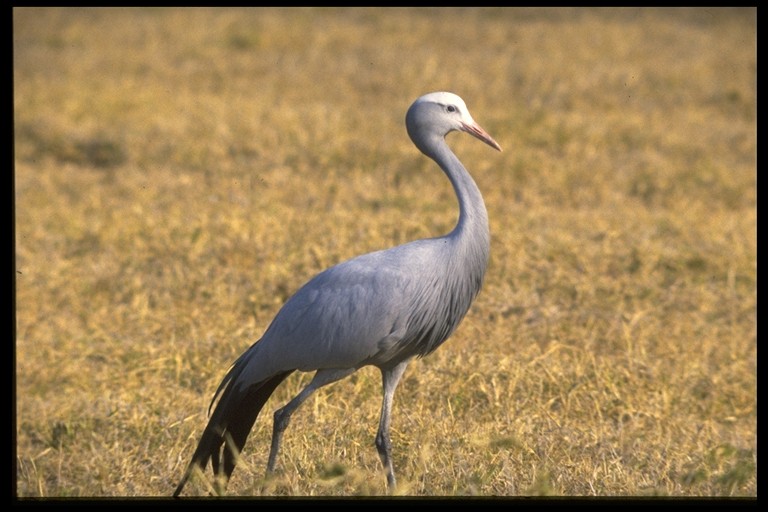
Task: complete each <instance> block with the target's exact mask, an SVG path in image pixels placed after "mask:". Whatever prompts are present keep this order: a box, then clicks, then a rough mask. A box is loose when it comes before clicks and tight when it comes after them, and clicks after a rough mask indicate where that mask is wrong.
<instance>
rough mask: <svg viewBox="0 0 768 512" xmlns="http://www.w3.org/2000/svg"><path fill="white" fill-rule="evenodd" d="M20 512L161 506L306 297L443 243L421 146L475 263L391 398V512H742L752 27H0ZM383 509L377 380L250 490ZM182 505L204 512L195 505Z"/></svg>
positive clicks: (743, 21)
mask: <svg viewBox="0 0 768 512" xmlns="http://www.w3.org/2000/svg"><path fill="white" fill-rule="evenodd" d="M13 30H14V33H13V40H14V49H13V54H14V77H13V85H14V114H15V115H14V123H15V126H14V127H15V201H16V204H15V238H16V248H15V250H16V252H15V257H16V340H15V343H16V349H15V350H16V352H15V356H16V361H15V362H16V367H15V370H16V375H15V378H16V425H15V437H16V439H15V441H16V478H15V484H16V492H17V494H18V495H19V496H156V495H168V494H170V492H171V491H172V490H173V487H174V485H175V484H176V483H177V481H178V479H179V478H180V477H181V475H182V472H183V470H184V468H185V466H186V464H187V462H188V459H189V457H190V456H191V452H192V450H193V449H194V445H195V443H196V442H197V440H198V438H199V435H200V433H201V431H202V429H203V427H204V424H205V421H206V417H205V413H206V407H207V405H208V400H209V399H210V397H211V395H212V393H213V391H214V390H215V389H216V386H217V385H218V383H219V381H220V379H221V378H222V377H223V375H224V372H225V371H226V369H227V367H228V365H229V364H230V363H231V362H232V361H233V360H234V359H235V358H236V357H237V355H239V353H241V352H242V351H243V350H244V349H245V348H247V347H248V346H249V345H250V343H252V342H253V341H254V340H255V339H258V337H259V336H260V334H261V332H262V331H263V329H264V328H266V326H267V324H268V323H269V321H270V320H271V318H272V316H273V315H274V314H275V313H276V311H277V310H278V308H279V307H280V305H281V304H282V303H283V301H284V300H285V299H286V298H287V297H289V296H290V295H291V294H292V293H293V291H295V290H296V289H297V288H298V287H299V286H300V285H301V284H302V283H303V282H305V281H306V280H307V279H308V278H309V277H311V276H312V275H314V274H315V273H316V272H318V271H320V270H322V269H323V268H325V267H327V266H329V265H332V264H334V263H336V262H338V261H341V260H343V259H346V258H349V257H352V256H355V255H357V254H360V253H363V252H367V251H371V250H376V249H381V248H386V247H390V246H393V245H395V244H398V243H402V242H405V241H408V240H411V239H414V238H418V237H426V236H435V235H440V234H443V233H445V232H447V231H448V230H450V229H451V227H452V226H453V224H454V223H455V221H456V216H457V206H456V202H455V199H454V197H453V192H452V190H451V188H450V185H449V183H448V181H447V180H446V179H445V177H444V176H443V175H442V174H441V173H440V172H439V170H438V169H437V168H436V166H435V165H434V164H433V163H432V162H431V161H428V160H427V159H426V158H424V157H423V156H421V155H420V154H419V153H418V152H417V150H416V149H415V148H414V147H413V146H412V144H411V143H410V141H409V140H408V137H407V135H406V133H405V129H404V124H403V119H404V115H405V111H406V109H407V108H408V106H409V105H410V103H411V102H412V101H413V100H414V99H415V98H416V97H418V96H419V95H421V94H423V93H426V92H431V91H434V90H450V91H453V92H456V93H458V94H459V95H461V96H462V97H463V98H464V99H465V100H466V102H467V104H468V105H469V108H470V110H471V112H472V113H473V116H474V117H475V119H476V120H477V121H478V122H479V123H480V124H481V125H482V126H484V127H485V128H486V129H487V130H488V131H489V133H491V134H492V135H493V136H494V137H495V138H496V140H498V141H499V143H500V144H501V146H502V147H503V148H504V152H503V153H501V154H498V153H496V152H493V151H490V150H489V149H488V148H487V147H485V146H484V145H482V144H478V143H477V141H474V140H472V139H471V138H470V137H464V136H460V135H451V136H449V142H450V144H451V145H452V147H453V148H454V150H455V151H456V153H457V154H458V155H459V156H460V158H461V159H462V161H463V162H464V163H465V165H466V166H467V168H468V169H469V170H470V171H471V172H472V174H473V176H474V177H475V179H476V181H477V182H478V185H479V186H480V188H481V190H482V191H483V193H484V195H485V199H486V203H487V206H488V210H489V214H490V218H491V231H492V255H491V262H490V268H489V272H488V274H487V277H486V282H485V285H484V288H483V290H482V292H481V294H480V296H479V297H478V299H477V301H476V303H475V304H474V306H473V308H472V310H471V311H470V313H469V315H468V316H467V318H466V319H465V321H464V323H463V324H462V326H461V327H460V328H459V330H458V332H457V333H456V334H455V336H454V337H453V338H452V339H451V340H449V341H448V342H447V343H446V344H445V345H444V346H443V347H441V348H440V349H439V350H438V351H437V352H435V353H434V354H432V355H431V356H429V357H428V358H425V359H423V360H420V361H417V362H415V363H413V364H412V365H411V366H410V368H409V369H408V371H407V373H406V375H405V377H404V379H403V382H402V383H401V386H400V388H399V389H398V395H397V398H396V404H395V409H394V417H393V427H392V437H393V443H394V456H395V465H396V471H397V472H398V475H399V480H400V483H401V487H400V489H399V492H401V493H403V494H415V495H659V494H660V495H681V496H723V495H746V496H756V494H757V490H756V449H757V434H756V416H757V411H756V400H757V399H756V309H755V308H756V280H757V277H756V275H757V264H756V10H755V9H738V8H733V9H730V8H726V9H723V8H707V9H669V8H666V9H661V8H658V9H636V8H624V9H584V8H579V9H566V8H559V9H541V8H530V9H519V8H500V9H486V8H476V9H310V8H307V9H177V8H134V9H104V8H102V9H75V8H66V9H57V8H42V9H32V8H15V9H14V11H13ZM309 377H310V376H309V375H295V376H292V377H291V378H290V379H289V380H288V381H287V382H286V384H284V386H283V387H282V388H280V389H279V390H278V392H277V393H276V395H275V397H274V398H273V399H272V400H271V401H270V402H269V403H268V404H267V407H266V408H265V411H266V412H265V414H264V415H263V416H262V418H260V419H259V421H258V422H257V424H256V427H255V428H254V431H253V434H252V436H251V439H250V440H249V443H248V444H247V446H246V449H245V452H244V454H243V460H242V462H241V465H240V466H238V469H237V470H236V472H235V475H234V478H233V481H232V482H231V484H230V487H229V492H230V493H231V494H233V495H253V494H278V495H284V494H296V495H322V494H346V495H349V494H380V493H384V492H385V491H386V488H385V479H384V476H383V473H382V471H381V468H380V463H379V460H378V456H377V454H376V450H375V448H374V446H373V438H374V435H375V431H376V427H377V420H378V414H379V407H380V397H381V391H380V377H379V375H378V372H377V371H376V370H375V369H372V368H366V369H363V370H361V371H359V372H358V373H357V374H355V375H353V376H352V377H351V378H349V379H347V380H345V381H343V382H340V383H337V384H334V385H333V386H330V387H328V388H326V389H324V390H322V391H321V392H318V393H317V394H316V395H315V396H314V397H313V398H312V399H310V400H309V401H308V402H307V404H305V405H304V406H303V407H302V408H301V409H300V410H299V411H298V412H297V414H296V415H295V417H294V419H293V422H292V425H291V428H290V429H289V430H288V431H287V433H286V438H285V443H284V450H283V453H282V458H281V460H280V462H279V465H280V468H281V474H280V476H279V477H278V478H276V479H274V480H272V481H270V482H263V481H262V477H263V472H264V468H265V466H266V457H267V453H268V445H269V437H270V435H271V411H272V410H274V409H276V408H277V407H279V406H280V405H281V404H283V403H284V402H285V401H287V400H288V399H289V398H290V397H291V396H292V395H293V394H295V393H296V392H297V391H298V390H299V389H300V388H301V386H302V385H303V384H304V383H306V382H307V379H308V378H309ZM190 491H192V492H200V493H205V492H206V487H205V483H204V482H202V481H199V480H198V481H195V483H194V485H192V486H191V487H190Z"/></svg>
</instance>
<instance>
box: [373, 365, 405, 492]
mask: <svg viewBox="0 0 768 512" xmlns="http://www.w3.org/2000/svg"><path fill="white" fill-rule="evenodd" d="M409 361H410V359H406V360H405V361H401V362H400V363H398V364H397V366H394V367H392V368H388V369H384V368H382V369H381V378H382V381H383V384H384V401H383V403H382V405H381V419H380V420H379V431H378V432H377V433H376V450H378V452H379V458H381V464H382V465H383V466H384V470H385V471H386V472H387V487H388V488H389V490H390V491H393V490H394V489H395V468H394V466H393V465H392V441H390V439H389V425H390V419H391V415H392V401H393V399H394V397H395V389H396V388H397V384H398V383H399V382H400V378H401V377H402V376H403V373H404V372H405V368H406V366H408V362H409Z"/></svg>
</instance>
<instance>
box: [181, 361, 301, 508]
mask: <svg viewBox="0 0 768 512" xmlns="http://www.w3.org/2000/svg"><path fill="white" fill-rule="evenodd" d="M240 362H241V361H238V362H236V363H235V365H234V366H233V367H232V369H231V370H230V372H229V374H227V376H226V377H225V378H224V381H222V386H220V387H219V391H217V395H218V394H219V392H221V398H220V399H219V401H218V403H217V404H216V408H215V409H214V410H213V414H211V418H210V420H208V425H207V426H206V427H205V430H204V431H203V435H202V437H201V438H200V443H199V444H198V445H197V449H196V450H195V453H194V455H192V461H191V462H190V463H189V466H188V467H187V470H186V472H185V473H184V477H183V478H182V479H181V482H179V485H178V486H177V487H176V490H175V491H174V493H173V496H174V497H178V496H179V494H180V493H181V491H182V489H184V485H185V484H186V483H187V480H188V479H189V477H190V476H191V474H192V472H193V471H194V468H195V467H198V468H199V469H200V470H201V471H205V467H206V466H207V465H208V460H210V461H211V466H212V468H213V473H214V476H215V477H216V478H217V479H219V478H222V479H223V482H222V484H223V486H226V483H227V482H228V481H229V477H230V476H231V475H232V472H233V471H234V469H235V464H236V463H237V457H238V455H239V454H240V452H241V451H242V449H243V446H244V445H245V441H246V439H247V438H248V434H249V433H250V431H251V428H252V427H253V424H254V423H255V422H256V418H257V417H258V415H259V412H261V409H262V408H263V407H264V404H265V403H266V402H267V400H268V399H269V397H270V396H271V395H272V393H273V392H274V391H275V388H277V386H278V385H279V384H280V383H281V382H283V380H285V379H286V377H288V375H290V374H291V373H293V371H292V370H291V371H286V372H282V373H278V374H277V375H274V376H272V377H270V378H268V379H266V380H264V381H262V382H259V383H257V384H254V385H252V386H249V387H248V388H245V389H241V388H240V387H239V386H237V385H236V384H237V377H238V375H239V374H240V372H241V371H242V369H243V368H244V366H245V365H244V364H238V363H240ZM224 386H226V387H225V388H224V390H223V391H222V390H221V388H222V387H224ZM214 399H215V397H214ZM222 459H223V468H222ZM222 469H223V472H222Z"/></svg>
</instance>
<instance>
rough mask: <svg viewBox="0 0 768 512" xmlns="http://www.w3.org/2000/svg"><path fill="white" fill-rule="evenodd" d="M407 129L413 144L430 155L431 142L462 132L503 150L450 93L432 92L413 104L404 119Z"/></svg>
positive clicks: (459, 100)
mask: <svg viewBox="0 0 768 512" xmlns="http://www.w3.org/2000/svg"><path fill="white" fill-rule="evenodd" d="M405 126H406V128H407V130H408V135H409V136H410V137H411V140H412V141H413V143H414V144H416V146H417V147H418V148H419V149H420V150H421V151H422V152H424V153H429V151H428V149H429V147H430V144H429V141H430V140H433V139H434V137H439V138H444V137H445V136H446V135H447V134H448V133H450V132H452V131H462V132H467V133H468V134H470V135H472V136H474V137H477V138H478V139H480V140H481V141H483V142H485V143H486V144H488V145H489V146H491V147H492V148H494V149H497V150H499V151H501V146H499V144H498V143H497V142H496V141H495V140H493V137H491V136H490V135H488V132H486V131H485V130H483V129H482V128H481V127H480V125H479V124H477V123H476V122H475V120H474V119H472V116H471V115H470V114H469V110H467V105H466V104H465V103H464V100H462V99H461V98H460V97H458V96H457V95H455V94H453V93H451V92H432V93H429V94H425V95H424V96H422V97H420V98H419V99H417V100H416V101H414V102H413V105H411V108H409V109H408V113H407V114H406V115H405Z"/></svg>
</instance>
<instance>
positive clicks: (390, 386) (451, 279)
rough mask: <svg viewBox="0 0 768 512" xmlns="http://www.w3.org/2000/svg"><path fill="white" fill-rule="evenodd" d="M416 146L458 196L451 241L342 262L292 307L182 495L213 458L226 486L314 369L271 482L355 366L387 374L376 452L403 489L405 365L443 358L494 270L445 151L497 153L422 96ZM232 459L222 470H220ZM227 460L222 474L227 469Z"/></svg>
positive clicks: (198, 458)
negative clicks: (305, 417) (457, 143)
mask: <svg viewBox="0 0 768 512" xmlns="http://www.w3.org/2000/svg"><path fill="white" fill-rule="evenodd" d="M406 126H407V128H408V133H409V135H410V136H411V139H412V140H413V142H414V143H415V144H416V146H417V147H418V148H419V149H420V150H421V151H422V152H423V153H425V154H426V155H427V156H429V157H430V158H432V159H433V160H435V161H436V162H437V163H438V164H439V165H440V167H441V168H442V169H443V171H444V172H445V173H446V175H447V176H448V178H449V179H450V180H451V183H452V184H453V187H454V190H455V192H456V195H457V197H458V199H459V210H460V214H459V220H458V223H457V225H456V227H455V228H454V229H453V231H451V232H450V233H449V234H447V235H445V236H442V237H438V238H429V239H424V240H416V241H413V242H409V243H406V244H403V245H400V246H397V247H394V248H391V249H387V250H382V251H377V252H373V253H369V254H365V255H362V256H358V257H356V258H352V259H350V260H347V261H345V262H343V263H339V264H338V265H335V266H333V267H331V268H329V269H327V270H325V271H323V272H321V273H320V274H318V275H317V276H315V277H314V278H312V279H311V280H310V281H309V282H307V283H306V284H305V285H304V286H302V287H301V288H300V289H299V290H298V291H297V292H296V293H295V294H294V295H293V296H292V297H291V298H290V299H288V301H287V302H286V303H285V304H284V305H283V307H282V308H281V309H280V311H279V312H278V313H277V315H276V316H275V318H274V320H273V321H272V323H271V324H270V326H269V327H268V328H267V330H266V331H265V332H264V334H263V336H262V337H261V339H260V340H259V341H257V342H256V343H254V344H253V345H251V347H250V348H249V349H248V350H247V351H246V352H244V353H243V354H242V355H241V356H240V357H239V358H238V359H237V361H235V363H234V364H233V366H232V368H231V369H230V370H229V372H228V373H227V375H226V376H225V377H224V379H223V381H222V383H221V385H220V386H219V389H218V390H217V392H216V394H215V395H214V400H213V401H212V402H211V406H213V403H214V401H215V400H216V398H217V397H218V402H217V403H216V407H215V409H214V410H213V413H212V415H211V418H210V420H209V422H208V426H207V427H206V429H205V431H204V432H203V436H202V438H201V440H200V443H199V445H198V448H197V450H196V451H195V454H194V455H193V457H192V462H191V463H190V465H189V468H188V470H187V473H186V474H185V476H184V478H183V479H182V481H181V483H179V486H178V487H177V489H176V492H175V493H174V495H176V496H177V495H178V494H179V493H180V492H181V490H182V488H183V487H184V485H185V483H186V481H187V479H188V477H189V476H190V474H191V470H192V468H193V467H194V466H199V467H200V469H204V468H205V466H206V465H207V462H208V460H211V462H212V465H213V470H214V474H216V475H220V476H223V478H224V481H225V483H226V480H227V479H228V478H229V476H230V475H231V473H232V471H233V470H234V466H235V463H236V458H237V455H238V454H239V453H240V451H241V450H242V448H243V445H244V444H245V440H246V438H247V436H248V433H249V432H250V429H251V427H252V426H253V423H254V422H255V420H256V417H257V415H258V413H259V411H260V410H261V408H262V407H263V405H264V403H265V402H266V400H267V399H268V398H269V396H270V395H271V394H272V392H273V391H274V389H275V388H276V387H277V385H279V384H280V382H282V381H283V380H284V379H285V378H286V377H287V376H288V375H290V374H291V373H292V372H293V371H296V370H299V371H317V373H316V374H315V377H314V378H313V379H312V381H311V382H310V384H309V385H308V386H307V387H306V388H305V389H304V390H303V391H302V392H301V393H299V395H297V396H296V397H295V398H294V399H293V400H291V402H289V403H288V404H287V405H286V406H285V407H283V408H282V409H280V410H278V411H277V412H276V413H275V423H274V431H273V438H272V447H271V450H270V456H269V463H268V466H267V471H268V473H271V472H272V471H273V470H274V466H275V462H276V458H277V453H278V451H279V444H280V439H281V437H282V433H283V431H284V430H285V428H286V427H287V424H288V421H289V419H290V416H291V414H292V413H293V411H294V410H295V409H296V408H297V407H298V406H299V405H300V404H301V403H302V402H303V401H304V400H305V399H306V398H307V397H308V396H309V395H310V394H311V393H312V392H313V391H314V390H316V389H318V388H319V387H321V386H323V385H325V384H328V383H331V382H334V381H336V380H339V379H340V378H343V377H345V376H347V375H349V374H351V373H353V372H354V371H356V370H357V369H359V368H361V367H363V366H367V365H374V366H376V367H378V368H380V369H381V371H382V376H383V384H384V403H383V406H382V415H381V423H380V425H379V432H378V434H377V437H376V446H377V448H378V450H379V454H380V456H381V459H382V463H383V464H384V466H385V469H386V471H387V481H388V484H389V486H390V487H393V486H394V485H395V477H394V470H393V468H392V461H391V443H390V441H389V421H390V420H389V418H390V411H391V405H392V398H393V395H394V391H395V388H396V386H397V383H398V382H399V379H400V377H401V376H402V374H403V372H404V370H405V367H406V366H407V364H408V362H409V361H410V360H411V359H413V358H414V357H421V356H424V355H426V354H428V353H430V352H432V351H433V350H435V349H436V348H437V347H438V346H439V345H440V344H441V343H442V342H443V341H445V340H446V339H447V338H448V337H449V336H450V335H451V334H452V333H453V332H454V330H455V329H456V327H457V326H458V325H459V323H460V322H461V320H462V318H463V317H464V315H465V314H466V313H467V311H468V310H469V307H470V304H471V303H472V300H473V299H474V297H475V296H476V295H477V293H478V291H479V290H480V287H481V285H482V281H483V276H484V274H485V269H486V266H487V263H488V255H489V245H490V235H489V231H488V215H487V213H486V209H485V205H484V203H483V199H482V196H481V194H480V191H479V190H478V188H477V186H476V185H475V182H474V181H473V180H472V178H471V176H470V175H469V173H468V172H467V171H466V169H464V166H463V165H462V164H461V162H459V160H458V158H456V156H455V155H454V154H453V153H452V152H451V150H450V149H449V148H448V146H447V144H446V143H445V140H444V137H445V135H446V134H447V133H448V132H449V131H452V130H462V131H466V132H468V133H470V134H472V135H474V136H476V137H477V138H479V139H480V140H483V141H484V142H486V143H487V144H489V145H491V146H492V147H494V148H496V149H499V150H500V147H499V146H498V144H497V143H496V142H495V141H494V140H493V139H492V138H491V137H490V136H489V135H488V134H487V133H485V131H483V130H482V129H481V128H480V127H479V126H478V125H477V124H476V123H474V121H473V120H472V118H471V116H470V115H469V113H468V111H467V110H466V106H465V105H464V102H463V101H462V100H461V98H459V97H458V96H456V95H454V94H451V93H432V94H428V95H425V96H422V97H421V98H419V99H418V100H416V102H415V103H414V104H413V105H412V106H411V108H410V109H409V111H408V115H407V116H406ZM222 459H223V461H222ZM222 462H223V466H224V468H223V472H222V470H221V468H220V464H221V463H222Z"/></svg>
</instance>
